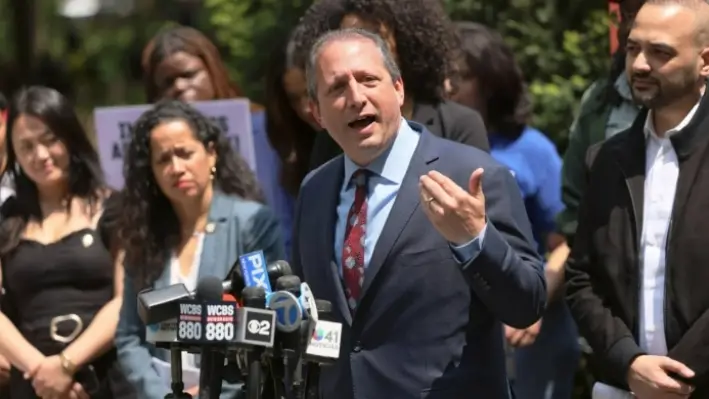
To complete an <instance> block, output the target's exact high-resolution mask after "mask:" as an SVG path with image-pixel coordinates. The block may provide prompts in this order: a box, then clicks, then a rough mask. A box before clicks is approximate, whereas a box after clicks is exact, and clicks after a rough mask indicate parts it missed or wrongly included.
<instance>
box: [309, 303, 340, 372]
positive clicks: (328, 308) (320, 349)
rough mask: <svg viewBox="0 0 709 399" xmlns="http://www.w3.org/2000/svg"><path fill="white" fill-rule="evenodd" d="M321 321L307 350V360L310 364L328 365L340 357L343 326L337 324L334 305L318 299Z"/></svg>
mask: <svg viewBox="0 0 709 399" xmlns="http://www.w3.org/2000/svg"><path fill="white" fill-rule="evenodd" d="M315 304H316V307H317V311H318V315H319V319H318V320H317V321H316V323H315V324H316V326H315V329H314V331H313V332H312V335H311V336H310V339H309V342H308V345H307V346H306V348H305V358H306V359H307V360H308V361H309V362H313V363H318V364H323V365H328V364H333V363H335V362H336V361H337V359H339V357H340V347H341V343H342V324H341V323H337V322H335V321H334V320H335V318H334V314H333V312H332V303H330V302H329V301H325V300H322V299H316V300H315Z"/></svg>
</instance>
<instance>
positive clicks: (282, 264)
mask: <svg viewBox="0 0 709 399" xmlns="http://www.w3.org/2000/svg"><path fill="white" fill-rule="evenodd" d="M265 262H266V260H265V258H263V252H262V251H258V252H252V253H249V254H246V255H242V256H240V257H239V259H237V261H236V262H235V263H234V266H232V269H231V272H230V273H229V276H230V277H231V278H230V279H229V281H226V282H224V291H229V292H232V293H234V295H237V296H238V295H239V294H241V292H242V290H243V289H244V288H245V287H253V286H256V285H259V286H261V287H262V288H264V290H265V291H266V294H269V293H270V292H271V291H270V287H272V286H274V285H276V281H277V280H278V278H279V277H282V276H289V275H292V274H293V270H292V269H291V267H290V265H289V264H288V262H286V261H284V260H278V261H275V262H272V263H269V264H268V265H266V267H265V269H264V268H263V264H264V263H265ZM244 269H246V272H244ZM244 276H247V277H246V278H245V277H244ZM264 276H267V277H266V278H264ZM266 279H267V280H266ZM266 281H267V282H268V284H267V285H268V289H267V287H266Z"/></svg>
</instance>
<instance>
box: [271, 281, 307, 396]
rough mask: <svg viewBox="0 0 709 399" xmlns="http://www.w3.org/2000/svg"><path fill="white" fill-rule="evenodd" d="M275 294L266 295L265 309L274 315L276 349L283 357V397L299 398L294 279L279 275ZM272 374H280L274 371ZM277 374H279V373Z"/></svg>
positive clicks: (299, 318) (299, 313)
mask: <svg viewBox="0 0 709 399" xmlns="http://www.w3.org/2000/svg"><path fill="white" fill-rule="evenodd" d="M276 288H277V289H278V291H276V292H274V293H273V294H271V295H269V296H268V300H267V301H268V307H269V308H271V309H272V310H274V311H275V312H276V328H277V330H278V332H279V333H280V335H279V339H278V343H279V345H278V349H280V353H281V355H282V357H283V374H282V375H281V376H280V377H282V379H283V383H284V385H285V388H286V394H287V395H286V396H288V397H296V398H297V397H300V391H301V388H302V381H301V380H302V371H301V367H302V363H301V361H300V352H301V351H300V349H301V347H302V345H301V329H302V327H303V308H302V307H301V304H300V300H299V299H298V297H299V296H300V290H301V282H300V278H298V276H282V277H280V278H278V279H277V280H276ZM274 372H280V370H278V369H275V370H274ZM279 374H280V373H279Z"/></svg>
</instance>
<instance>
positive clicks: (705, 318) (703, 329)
mask: <svg viewBox="0 0 709 399" xmlns="http://www.w3.org/2000/svg"><path fill="white" fill-rule="evenodd" d="M646 117H647V111H643V112H641V113H640V115H639V116H638V117H637V119H636V120H635V123H634V124H633V125H632V127H631V128H630V129H629V130H627V131H625V132H623V133H619V134H618V135H616V136H614V137H611V138H610V139H608V140H606V141H605V142H604V143H603V144H602V146H601V147H600V149H595V151H597V153H596V154H595V160H594V161H593V166H592V168H591V171H590V180H589V185H588V190H587V191H586V194H585V195H584V198H583V201H582V204H581V208H580V213H579V227H578V230H577V233H576V241H575V243H574V247H573V249H572V251H571V255H570V256H569V259H568V261H567V264H566V280H567V284H566V294H567V301H568V304H569V307H570V309H571V312H572V314H573V316H574V319H575V320H576V323H577V324H578V327H579V331H580V332H581V334H582V335H583V337H584V338H586V340H587V341H588V343H589V345H590V346H591V348H592V349H593V352H594V356H595V357H596V359H597V360H598V361H599V362H600V366H601V367H600V368H601V373H602V375H600V376H599V378H600V379H601V380H602V381H604V382H605V383H607V384H611V385H614V386H617V387H620V388H624V389H628V386H627V381H626V376H627V373H628V370H629V367H630V363H631V362H632V361H633V360H634V359H635V358H636V357H637V356H639V355H641V354H643V353H644V352H643V351H642V349H641V348H640V347H639V346H638V334H639V331H638V330H639V326H638V324H639V321H638V318H639V298H640V289H639V287H640V276H641V274H642V271H641V270H639V265H641V262H640V255H639V253H638V251H639V249H638V246H639V243H640V234H641V232H642V222H643V197H644V184H645V135H644V132H643V126H644V123H645V119H646ZM708 133H709V96H706V95H705V96H704V98H703V100H702V101H701V103H700V106H699V109H698V111H697V113H696V116H695V117H694V120H693V121H692V122H691V123H690V124H689V125H688V126H687V127H686V128H685V129H683V130H682V131H681V132H680V133H678V134H676V135H674V136H672V137H671V139H670V140H671V141H672V144H673V147H674V148H675V151H676V152H677V157H678V161H679V180H678V182H677V192H676V195H675V202H674V208H673V211H672V219H671V223H670V231H669V235H668V239H667V244H666V245H667V259H666V272H665V273H666V276H665V277H666V283H665V335H666V340H667V348H668V349H669V354H668V356H669V357H671V358H673V359H676V360H678V361H680V362H682V363H684V364H686V365H687V366H688V367H689V368H691V369H692V370H694V372H695V373H696V376H695V378H693V379H692V381H691V383H693V384H695V385H696V386H697V390H696V391H695V393H694V394H693V395H692V397H693V398H706V397H709V340H708V339H707V337H709V290H707V289H706V286H707V281H709V267H707V265H709V234H707V218H706V215H707V209H708V208H707V204H709V185H708V184H707V182H708V181H709V153H707V151H709V149H708V148H707V144H708V143H709V134H708ZM589 156H591V154H589Z"/></svg>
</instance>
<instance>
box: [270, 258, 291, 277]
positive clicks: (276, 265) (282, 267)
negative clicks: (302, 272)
mask: <svg viewBox="0 0 709 399" xmlns="http://www.w3.org/2000/svg"><path fill="white" fill-rule="evenodd" d="M268 274H269V276H270V275H276V276H277V277H282V276H290V275H292V274H293V269H292V268H291V267H290V264H289V263H288V262H286V261H284V260H277V261H275V262H273V263H271V264H270V265H268Z"/></svg>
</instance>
